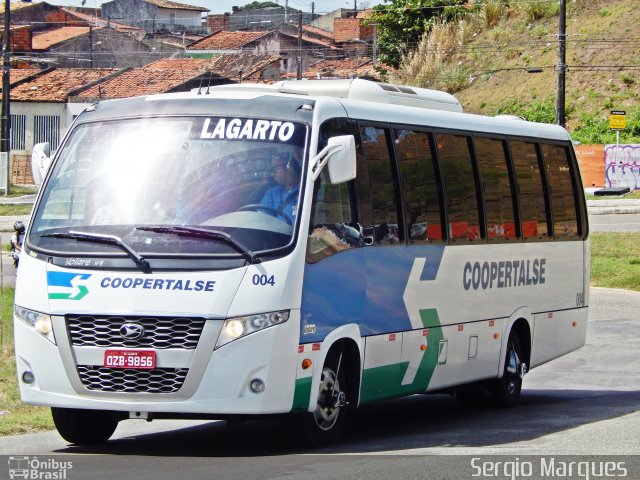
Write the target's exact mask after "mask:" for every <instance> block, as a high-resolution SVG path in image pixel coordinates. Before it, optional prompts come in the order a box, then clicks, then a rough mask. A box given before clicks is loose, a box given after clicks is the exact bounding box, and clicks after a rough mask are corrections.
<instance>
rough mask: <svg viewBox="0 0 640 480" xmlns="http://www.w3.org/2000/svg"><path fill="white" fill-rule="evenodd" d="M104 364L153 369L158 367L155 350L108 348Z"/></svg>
mask: <svg viewBox="0 0 640 480" xmlns="http://www.w3.org/2000/svg"><path fill="white" fill-rule="evenodd" d="M104 366H105V367H107V368H132V369H134V370H151V369H153V368H156V352H154V351H153V350H107V351H106V352H104Z"/></svg>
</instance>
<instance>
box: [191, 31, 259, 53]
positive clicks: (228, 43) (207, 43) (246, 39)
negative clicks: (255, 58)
mask: <svg viewBox="0 0 640 480" xmlns="http://www.w3.org/2000/svg"><path fill="white" fill-rule="evenodd" d="M270 33H271V32H241V31H233V32H230V31H219V32H215V33H212V34H211V35H209V36H208V37H204V38H203V39H201V40H198V41H196V42H193V43H191V44H189V45H187V50H238V49H240V48H242V47H243V46H245V45H247V44H248V43H251V42H254V41H256V40H257V39H259V38H260V37H264V36H265V35H268V34H270Z"/></svg>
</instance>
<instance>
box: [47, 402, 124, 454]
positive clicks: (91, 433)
mask: <svg viewBox="0 0 640 480" xmlns="http://www.w3.org/2000/svg"><path fill="white" fill-rule="evenodd" d="M51 415H52V416H53V423H54V424H55V426H56V429H57V430H58V433H59V434H60V436H61V437H62V438H64V439H65V440H66V441H67V442H69V443H73V444H76V445H95V444H98V443H104V442H106V441H107V440H109V438H111V435H113V432H114V431H115V430H116V427H117V426H118V419H117V418H116V417H115V415H114V414H113V413H112V412H107V411H100V410H79V409H72V408H56V407H52V408H51Z"/></svg>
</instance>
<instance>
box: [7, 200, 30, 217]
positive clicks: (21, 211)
mask: <svg viewBox="0 0 640 480" xmlns="http://www.w3.org/2000/svg"><path fill="white" fill-rule="evenodd" d="M32 208H33V205H32V204H30V203H29V204H25V205H0V216H13V215H29V214H30V213H31V209H32Z"/></svg>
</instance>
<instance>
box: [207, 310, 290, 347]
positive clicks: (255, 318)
mask: <svg viewBox="0 0 640 480" xmlns="http://www.w3.org/2000/svg"><path fill="white" fill-rule="evenodd" d="M287 320H289V310H281V311H278V312H270V313H261V314H258V315H248V316H246V317H237V318H229V319H227V320H225V321H224V325H223V326H222V331H221V332H220V336H219V337H218V342H217V343H216V348H218V347H221V346H223V345H226V344H227V343H229V342H233V341H234V340H236V339H238V338H241V337H245V336H247V335H249V334H251V333H253V332H257V331H259V330H264V329H265V328H268V327H272V326H274V325H279V324H281V323H284V322H286V321H287Z"/></svg>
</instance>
